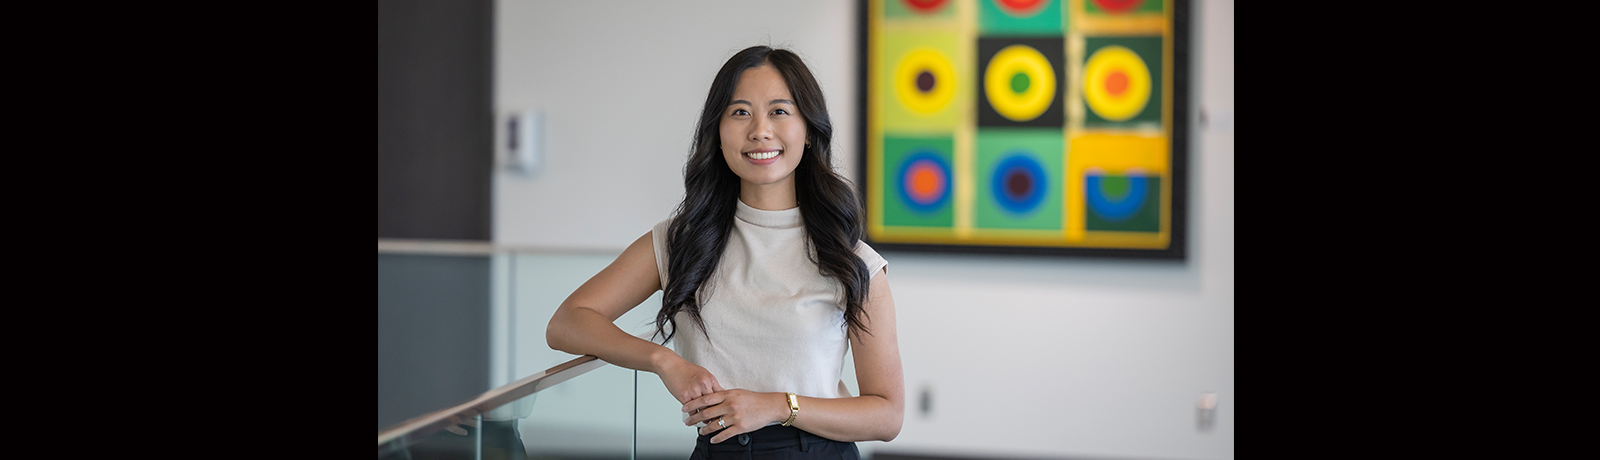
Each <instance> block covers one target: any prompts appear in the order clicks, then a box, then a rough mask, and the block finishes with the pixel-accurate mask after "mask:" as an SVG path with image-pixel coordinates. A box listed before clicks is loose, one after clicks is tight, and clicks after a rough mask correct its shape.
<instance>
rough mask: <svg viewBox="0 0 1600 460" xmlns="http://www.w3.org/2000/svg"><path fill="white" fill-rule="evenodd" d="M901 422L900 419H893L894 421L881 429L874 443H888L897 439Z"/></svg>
mask: <svg viewBox="0 0 1600 460" xmlns="http://www.w3.org/2000/svg"><path fill="white" fill-rule="evenodd" d="M901 422H902V417H895V419H894V421H892V422H891V423H889V424H888V425H886V426H884V427H883V431H882V432H880V433H878V439H874V441H883V442H889V441H893V440H894V438H897V437H899V436H900V426H901Z"/></svg>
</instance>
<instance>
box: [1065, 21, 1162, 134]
mask: <svg viewBox="0 0 1600 460" xmlns="http://www.w3.org/2000/svg"><path fill="white" fill-rule="evenodd" d="M1161 40H1162V39H1161V37H1085V38H1084V53H1083V56H1084V58H1083V65H1082V66H1081V67H1080V69H1081V72H1083V74H1082V76H1081V77H1080V79H1079V81H1081V82H1082V85H1083V87H1082V88H1081V90H1082V94H1083V97H1082V100H1083V104H1084V109H1085V110H1084V117H1083V126H1084V127H1087V128H1119V129H1132V128H1160V127H1161V110H1162V109H1163V107H1164V106H1163V105H1162V100H1163V99H1164V97H1165V95H1164V94H1162V91H1161V89H1162V83H1163V82H1164V80H1165V77H1164V74H1163V73H1162V72H1163V69H1162V66H1161ZM1102 50H1104V51H1106V53H1104V54H1103V55H1102V54H1097V53H1100V51H1102ZM1129 52H1131V55H1130V53H1129ZM1141 64H1142V68H1143V70H1142V71H1141V70H1139V69H1140V68H1141ZM1101 69H1109V70H1107V71H1101ZM1141 81H1143V84H1141V83H1140V82H1141ZM1130 101H1143V102H1142V103H1130Z"/></svg>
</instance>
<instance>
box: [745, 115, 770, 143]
mask: <svg viewBox="0 0 1600 460" xmlns="http://www.w3.org/2000/svg"><path fill="white" fill-rule="evenodd" d="M750 128H751V129H750V140H752V141H766V140H772V123H769V122H768V121H767V119H766V118H760V117H757V118H756V120H755V123H754V124H752V125H751V127H750Z"/></svg>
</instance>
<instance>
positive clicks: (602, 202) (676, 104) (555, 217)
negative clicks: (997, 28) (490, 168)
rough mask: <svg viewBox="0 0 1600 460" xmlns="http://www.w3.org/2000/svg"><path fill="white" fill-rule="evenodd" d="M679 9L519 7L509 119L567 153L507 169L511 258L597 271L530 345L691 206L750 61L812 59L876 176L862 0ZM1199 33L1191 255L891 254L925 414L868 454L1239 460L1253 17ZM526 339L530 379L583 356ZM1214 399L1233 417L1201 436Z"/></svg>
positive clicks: (498, 217) (908, 365)
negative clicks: (693, 185)
mask: <svg viewBox="0 0 1600 460" xmlns="http://www.w3.org/2000/svg"><path fill="white" fill-rule="evenodd" d="M662 3H666V2H651V1H627V2H621V1H617V2H554V1H552V2H523V1H512V0H502V1H500V2H498V3H497V8H498V11H497V15H496V28H497V30H496V32H495V34H496V51H495V53H496V70H495V78H496V82H495V90H496V100H495V104H496V110H497V111H498V112H499V113H501V114H502V115H503V114H506V113H509V112H511V111H515V110H523V109H529V108H536V109H541V110H544V111H545V113H546V117H547V119H546V124H547V131H546V135H547V142H546V143H545V152H546V156H545V159H544V167H543V169H542V170H541V171H540V172H539V173H538V174H536V175H534V176H532V177H526V176H520V175H517V174H515V173H510V172H504V171H502V172H497V173H496V175H495V185H494V187H495V225H494V231H495V241H496V243H498V244H502V245H512V246H532V247H540V248H556V249H560V250H564V251H570V250H574V249H577V250H584V251H589V252H590V254H591V255H587V256H576V257H578V258H579V259H582V260H581V261H573V262H559V261H558V263H557V265H555V266H553V267H555V268H550V267H552V266H550V265H548V264H547V263H545V262H539V263H541V264H545V265H542V266H544V267H546V268H541V269H540V270H559V267H561V266H571V267H573V268H572V270H573V271H574V272H576V273H574V274H573V276H572V278H573V279H571V280H566V281H563V282H561V283H555V284H550V283H545V284H544V285H543V286H545V287H544V288H542V289H544V290H553V291H556V292H540V293H538V294H537V295H535V296H533V297H528V295H527V294H519V296H520V297H519V298H524V299H531V298H534V297H538V298H541V299H545V300H541V301H539V302H541V303H539V304H537V305H535V304H533V303H529V302H532V301H531V300H525V301H518V302H516V303H517V304H518V305H515V306H514V307H513V308H516V309H517V310H518V312H519V313H518V314H519V315H520V316H519V317H518V318H519V321H517V322H518V323H521V324H518V325H517V326H518V329H532V328H538V327H540V325H539V324H528V323H538V321H537V320H534V321H526V319H532V318H537V317H539V316H540V315H546V316H544V317H545V318H548V316H547V315H548V313H545V311H547V310H548V309H551V308H554V305H544V304H546V303H558V302H559V300H558V299H559V298H561V297H564V296H565V292H570V289H572V288H575V287H576V284H575V283H579V282H581V281H580V280H581V279H584V278H586V276H587V274H592V273H593V272H594V271H598V269H599V268H601V267H603V266H604V264H605V263H606V262H607V261H608V260H609V258H610V257H614V255H615V254H616V253H618V252H620V251H621V249H622V248H623V247H625V246H626V245H627V244H628V243H630V242H632V241H633V240H634V239H635V238H637V237H638V236H639V235H641V234H643V233H644V232H645V231H647V230H648V229H649V227H650V226H651V225H653V224H655V223H656V222H657V221H659V220H660V219H663V218H665V217H667V215H668V214H669V213H670V212H671V211H672V208H673V206H675V205H676V204H677V201H678V200H679V199H681V197H682V192H683V189H682V165H683V160H684V157H685V155H686V153H687V151H688V146H689V141H690V137H691V134H692V130H693V125H694V122H695V119H696V116H697V115H698V111H699V107H700V105H701V104H702V103H703V102H704V101H703V98H704V97H705V93H706V91H707V89H708V88H709V86H710V79H711V77H712V76H713V75H714V74H715V72H716V70H717V68H718V67H719V66H720V65H721V64H722V62H723V61H724V60H726V59H727V58H728V57H729V56H731V55H732V53H734V52H736V51H738V50H739V49H742V48H744V47H746V46H749V45H752V44H772V45H781V46H786V47H791V48H793V49H795V50H796V51H797V52H798V53H800V54H801V56H802V57H804V58H805V59H806V60H807V63H808V64H809V65H810V66H811V68H812V70H813V72H815V73H816V74H817V76H818V78H819V79H820V80H821V83H822V86H823V91H824V93H825V94H826V96H827V98H828V101H829V102H830V108H831V109H832V113H831V115H832V116H833V119H834V124H835V126H836V129H837V131H836V138H835V141H836V145H835V151H836V152H839V154H840V156H839V158H837V160H836V161H838V162H839V163H840V165H839V166H840V167H841V169H843V170H844V171H843V172H844V173H845V174H846V176H847V177H854V175H855V172H854V170H853V169H854V164H855V155H856V154H857V152H856V151H855V137H856V132H857V126H856V125H857V119H856V116H855V110H854V108H852V107H851V106H850V104H851V103H852V101H854V99H855V92H856V91H857V89H856V85H855V79H856V74H855V72H856V68H855V59H856V58H855V53H856V46H857V45H856V44H855V42H854V40H855V34H856V31H855V9H856V5H855V3H854V2H847V1H837V0H835V1H820V2H778V1H735V0H718V1H709V2H699V3H695V4H694V6H692V7H685V6H682V5H676V4H675V5H665V4H662ZM1194 19H1195V24H1194V34H1193V37H1194V43H1193V51H1194V57H1195V58H1194V60H1193V63H1194V64H1193V68H1192V69H1191V75H1192V77H1193V80H1194V82H1195V84H1196V88H1195V91H1194V93H1193V94H1192V96H1191V97H1192V104H1191V107H1192V108H1191V118H1192V119H1195V120H1198V113H1199V112H1200V110H1201V109H1204V110H1205V111H1206V113H1207V117H1208V120H1209V121H1210V124H1209V125H1208V126H1207V127H1205V128H1201V127H1199V126H1198V124H1196V125H1195V126H1193V127H1192V129H1191V132H1192V133H1194V136H1193V138H1192V140H1191V145H1190V151H1191V153H1190V155H1191V157H1190V158H1191V161H1190V165H1191V168H1192V169H1191V176H1190V177H1191V182H1190V190H1189V191H1190V215H1191V223H1190V225H1191V227H1190V229H1191V233H1190V236H1189V248H1190V254H1189V258H1188V260H1187V261H1184V262H1180V263H1172V262H1151V261H1124V260H1094V259H1065V258H1016V257H1002V256H973V255H934V254H916V253H893V252H890V253H886V254H885V256H886V257H887V258H888V259H889V261H890V266H889V267H890V268H889V276H890V278H889V279H890V282H891V286H892V290H893V291H894V294H895V299H896V304H897V314H898V316H899V318H900V328H899V334H900V346H901V350H902V355H903V360H904V369H905V378H906V390H907V399H908V401H907V403H908V404H907V406H908V408H907V417H906V423H905V426H904V429H903V430H902V432H901V435H900V437H899V438H898V439H896V440H895V441H893V442H890V443H863V445H862V447H863V449H864V450H869V451H870V450H876V451H878V452H890V451H895V452H924V453H942V454H951V453H955V454H963V453H964V454H972V455H981V456H987V457H1006V456H1016V457H1023V456H1048V457H1064V456H1074V457H1079V456H1103V457H1146V458H1195V459H1198V458H1207V459H1210V458H1231V457H1233V456H1234V445H1233V437H1234V431H1233V428H1234V413H1235V412H1234V407H1236V402H1237V399H1238V395H1237V394H1235V392H1234V388H1233V373H1234V367H1233V364H1234V363H1233V337H1234V331H1233V323H1234V314H1233V304H1234V295H1233V282H1234V280H1233V272H1234V267H1233V131H1232V124H1233V4H1232V2H1231V1H1210V2H1204V3H1198V4H1196V5H1195V8H1194ZM503 131H504V126H501V127H499V128H497V133H498V135H500V136H502V137H501V139H503V138H504V137H503V136H504V133H503ZM562 263H565V264H567V265H560V264H562ZM497 266H500V267H505V266H509V264H506V263H504V262H502V263H500V264H499V265H497ZM545 278H547V279H548V278H549V277H545ZM503 288H504V283H501V284H497V289H503ZM519 289H520V288H519ZM561 291H565V292H561ZM497 299H498V297H497ZM497 302H500V305H505V304H506V303H505V302H504V301H500V300H497ZM656 302H659V301H656ZM653 305H655V303H651V302H647V303H646V306H647V307H648V306H653ZM635 313H640V310H639V309H636V310H635ZM630 315H631V314H630ZM503 316H504V315H503V314H502V317H503ZM630 329H632V328H631V327H630ZM516 335H517V336H518V339H517V340H518V343H517V345H516V348H517V349H518V350H522V351H519V352H517V353H520V354H519V355H518V356H519V358H518V359H517V361H518V365H517V367H516V368H515V369H513V370H512V372H514V373H517V374H518V375H516V376H521V375H526V374H527V373H530V372H533V371H537V370H539V369H542V367H539V366H543V365H544V363H543V361H540V362H523V361H526V360H528V359H532V358H529V357H532V356H538V357H540V358H538V359H540V360H551V361H554V360H559V359H562V358H563V357H562V356H559V353H556V354H549V353H550V352H549V351H548V348H545V349H543V350H544V351H539V349H538V348H539V347H540V346H542V345H543V344H542V338H543V330H542V329H539V330H536V331H532V330H519V331H517V334H516ZM497 353H502V354H503V351H501V352H497ZM502 377H504V376H503V375H502ZM641 380H654V379H653V377H652V378H651V379H641ZM651 383H653V384H654V385H656V386H659V385H660V384H659V381H658V380H656V381H653V382H651ZM851 387H852V388H855V386H854V385H853V382H852V385H851ZM923 391H929V392H931V394H932V400H933V410H932V411H931V412H930V413H928V414H922V413H921V412H920V411H919V410H918V408H917V403H918V400H917V398H918V397H919V396H920V394H921V393H922V392H923ZM1207 391H1211V392H1216V393H1218V394H1219V395H1220V406H1219V409H1218V411H1217V415H1216V417H1217V418H1216V425H1215V427H1214V428H1213V429H1211V430H1210V431H1200V430H1198V429H1197V427H1196V423H1195V409H1194V407H1195V402H1196V400H1197V399H1198V397H1199V395H1200V393H1201V392H1207ZM647 394H648V392H647ZM646 397H648V395H647V396H646ZM660 397H662V398H667V397H668V396H666V395H665V392H664V391H663V392H661V394H660Z"/></svg>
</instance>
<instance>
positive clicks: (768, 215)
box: [733, 200, 803, 228]
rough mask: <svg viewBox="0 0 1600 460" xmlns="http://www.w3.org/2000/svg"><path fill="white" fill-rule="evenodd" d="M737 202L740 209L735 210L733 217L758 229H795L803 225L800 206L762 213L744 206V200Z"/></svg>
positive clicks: (746, 205)
mask: <svg viewBox="0 0 1600 460" xmlns="http://www.w3.org/2000/svg"><path fill="white" fill-rule="evenodd" d="M737 201H738V202H739V208H738V209H736V210H734V212H733V216H734V217H737V218H739V220H742V221H745V222H749V223H750V224H752V225H755V226H757V227H767V228H794V227H799V226H800V225H801V224H802V223H803V222H802V221H801V220H800V207H799V206H795V207H793V208H789V209H785V210H782V211H762V210H760V209H756V208H752V207H750V205H748V204H744V200H737Z"/></svg>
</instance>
